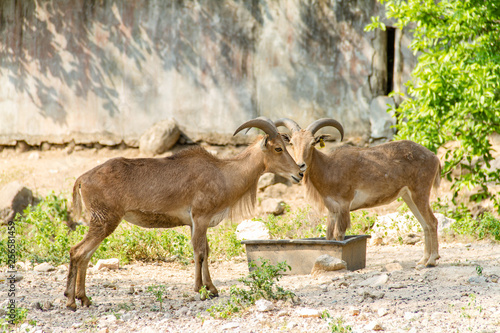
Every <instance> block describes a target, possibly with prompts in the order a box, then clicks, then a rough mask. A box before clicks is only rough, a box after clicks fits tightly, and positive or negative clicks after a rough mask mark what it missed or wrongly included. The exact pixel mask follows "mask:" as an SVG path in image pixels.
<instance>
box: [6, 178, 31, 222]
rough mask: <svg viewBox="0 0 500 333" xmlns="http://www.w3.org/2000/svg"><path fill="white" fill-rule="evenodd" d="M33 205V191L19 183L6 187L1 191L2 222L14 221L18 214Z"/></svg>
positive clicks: (12, 183)
mask: <svg viewBox="0 0 500 333" xmlns="http://www.w3.org/2000/svg"><path fill="white" fill-rule="evenodd" d="M32 203H33V193H32V192H31V190H30V189H29V188H27V187H25V186H24V185H22V184H20V183H19V182H17V181H14V182H11V183H9V184H7V185H5V186H4V187H3V188H2V189H1V190H0V221H1V222H2V223H7V222H8V221H12V220H13V219H14V217H15V216H16V214H17V213H22V212H23V210H25V209H26V207H28V205H30V204H32Z"/></svg>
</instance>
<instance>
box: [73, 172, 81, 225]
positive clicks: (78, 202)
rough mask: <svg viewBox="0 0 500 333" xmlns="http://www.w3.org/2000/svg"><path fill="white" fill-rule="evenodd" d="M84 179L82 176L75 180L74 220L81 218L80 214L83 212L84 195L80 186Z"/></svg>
mask: <svg viewBox="0 0 500 333" xmlns="http://www.w3.org/2000/svg"><path fill="white" fill-rule="evenodd" d="M81 184H82V181H81V179H80V178H78V179H77V180H76V181H75V185H74V186H73V212H72V215H73V220H74V221H77V220H78V219H79V218H80V215H81V214H82V195H81V193H80V188H81V186H82V185H81Z"/></svg>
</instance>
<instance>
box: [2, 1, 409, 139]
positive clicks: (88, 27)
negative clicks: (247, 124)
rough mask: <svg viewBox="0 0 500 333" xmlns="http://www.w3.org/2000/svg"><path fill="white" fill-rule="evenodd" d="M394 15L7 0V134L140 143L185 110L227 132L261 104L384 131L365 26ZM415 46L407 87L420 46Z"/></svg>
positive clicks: (300, 117) (305, 5)
mask: <svg viewBox="0 0 500 333" xmlns="http://www.w3.org/2000/svg"><path fill="white" fill-rule="evenodd" d="M380 13H382V10H381V7H380V5H379V4H378V2H376V1H375V0H359V1H354V0H351V1H337V0H332V1H312V0H311V1H305V0H286V1H285V0H282V1H274V0H261V1H258V0H248V1H245V0H221V1H216V0H200V1H190V0H185V1H181V0H178V1H163V0H150V1H146V0H134V1H132V0H123V1H121V0H73V1H63V0H46V1H43V0H42V1H34V0H23V1H14V0H3V1H0V144H2V145H6V144H7V145H9V144H15V142H16V141H17V140H25V141H26V142H27V143H28V144H30V145H40V144H41V143H42V142H44V141H47V142H51V143H65V142H70V141H71V140H75V142H77V143H88V142H99V143H101V144H105V145H113V144H117V143H120V142H121V141H124V142H125V143H126V144H128V145H131V146H137V144H138V139H139V137H140V135H141V134H142V133H143V132H144V131H146V130H147V129H148V128H149V127H151V126H152V125H153V124H154V123H156V122H158V121H161V120H163V119H167V118H171V117H173V118H174V119H175V120H176V121H177V123H178V124H179V127H180V128H181V130H182V131H183V132H184V133H185V134H186V135H187V136H188V137H190V138H191V139H192V140H205V141H208V142H212V143H220V144H224V143H228V142H237V140H240V141H241V140H245V138H244V137H243V136H239V137H238V138H236V139H234V138H232V133H233V131H234V129H235V128H237V126H238V125H239V124H240V123H242V122H243V121H245V120H247V119H250V118H254V117H256V116H259V115H264V116H268V117H271V118H272V119H276V118H277V117H283V116H286V117H290V118H293V119H295V120H296V121H297V122H298V123H299V124H301V125H303V126H306V125H307V124H308V123H310V122H311V121H313V120H315V119H317V118H320V117H334V118H336V119H338V120H339V121H341V122H342V123H343V124H344V126H345V130H346V134H347V135H348V136H363V135H365V136H367V135H370V133H371V123H372V122H370V117H373V115H372V114H371V112H372V111H371V110H370V103H371V101H372V100H373V99H374V98H376V97H377V96H379V95H381V94H383V91H384V87H383V86H384V78H385V77H386V73H385V72H384V70H386V68H385V67H384V55H383V51H384V48H385V45H384V44H383V39H384V38H383V37H384V35H383V33H382V32H370V33H367V32H364V31H363V28H364V26H365V25H366V24H367V23H369V21H370V16H372V15H378V14H380ZM402 35H404V34H402ZM403 41H406V39H404V40H403ZM401 52H402V53H405V52H406V53H405V56H407V55H408V54H409V55H410V56H408V57H404V56H401V57H399V58H398V59H399V60H398V61H399V62H398V66H399V67H398V68H399V69H398V70H399V73H400V74H401V75H400V76H396V77H397V78H398V80H399V81H398V82H399V83H398V84H399V85H400V86H401V87H402V83H404V81H405V78H407V76H408V73H409V71H410V69H411V68H412V66H413V64H414V58H412V56H411V54H410V53H408V52H407V51H405V50H402V51H401ZM401 89H403V90H404V88H401Z"/></svg>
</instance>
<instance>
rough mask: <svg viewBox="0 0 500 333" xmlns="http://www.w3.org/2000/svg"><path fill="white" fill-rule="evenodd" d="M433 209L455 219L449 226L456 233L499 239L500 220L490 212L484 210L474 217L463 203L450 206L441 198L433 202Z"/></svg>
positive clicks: (478, 237) (479, 237)
mask: <svg viewBox="0 0 500 333" xmlns="http://www.w3.org/2000/svg"><path fill="white" fill-rule="evenodd" d="M433 209H434V210H435V211H436V212H440V213H442V214H444V215H446V216H448V217H450V218H452V219H455V220H456V222H454V223H453V224H452V226H451V228H452V229H453V232H454V233H455V234H457V235H463V236H470V237H473V238H477V239H484V238H491V239H494V240H496V241H500V220H499V219H498V218H496V217H495V216H494V215H493V214H491V213H490V212H485V213H484V214H481V215H479V216H477V217H475V218H474V216H473V215H472V213H471V212H470V210H469V208H467V207H466V206H465V205H464V204H463V203H462V204H460V205H458V206H456V207H450V206H449V205H448V204H446V203H443V202H442V201H441V200H438V201H437V202H435V203H434V204H433Z"/></svg>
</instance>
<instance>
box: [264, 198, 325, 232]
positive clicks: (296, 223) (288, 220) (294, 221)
mask: <svg viewBox="0 0 500 333" xmlns="http://www.w3.org/2000/svg"><path fill="white" fill-rule="evenodd" d="M310 209H311V208H310V207H307V208H299V209H297V210H296V211H293V212H292V211H291V210H290V206H287V207H286V208H285V212H286V214H285V215H280V216H274V215H273V214H269V215H268V216H267V218H263V219H258V221H261V222H263V223H264V224H265V226H266V227H267V229H268V230H269V235H270V236H271V239H297V238H312V237H324V236H325V233H326V228H325V226H324V222H325V221H326V217H325V218H323V219H321V221H311V219H310V218H309V212H310Z"/></svg>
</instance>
